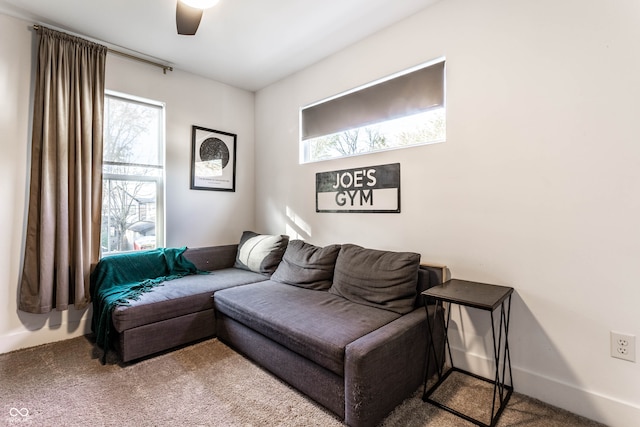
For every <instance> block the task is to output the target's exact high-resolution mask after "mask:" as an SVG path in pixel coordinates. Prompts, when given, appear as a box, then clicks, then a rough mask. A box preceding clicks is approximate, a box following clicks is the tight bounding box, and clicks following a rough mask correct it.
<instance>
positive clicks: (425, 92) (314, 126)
mask: <svg viewBox="0 0 640 427" xmlns="http://www.w3.org/2000/svg"><path fill="white" fill-rule="evenodd" d="M444 64H445V63H444V61H442V62H438V63H435V64H433V65H429V66H426V67H424V68H420V69H418V70H415V71H411V72H409V73H407V74H403V75H400V76H398V77H394V78H391V79H388V80H385V81H382V82H380V83H377V84H374V85H371V86H368V87H365V88H363V89H360V90H356V91H354V92H349V93H346V94H345V95H343V96H338V97H335V98H332V99H329V100H327V101H323V102H320V103H317V104H313V105H310V106H308V107H305V108H303V109H302V110H301V137H302V140H307V139H311V138H317V137H320V136H325V135H331V134H334V133H338V132H343V131H346V130H349V129H355V128H359V127H362V126H366V125H370V124H374V123H379V122H383V121H387V120H392V119H397V118H400V117H405V116H409V115H412V114H416V113H421V112H425V111H428V110H431V109H434V108H438V107H441V106H443V105H444Z"/></svg>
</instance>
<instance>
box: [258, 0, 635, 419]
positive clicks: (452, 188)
mask: <svg viewBox="0 0 640 427" xmlns="http://www.w3.org/2000/svg"><path fill="white" fill-rule="evenodd" d="M639 16H640V3H638V2H637V1H635V0H619V1H615V2H611V1H607V0H588V1H584V0H563V1H557V0H523V1H518V2H514V1H509V0H487V1H482V2H478V1H468V0H443V1H441V2H439V3H437V4H435V5H434V6H432V7H431V8H429V9H427V10H425V11H423V12H422V13H419V14H417V15H415V16H413V17H412V18H410V19H408V20H406V21H404V22H402V23H399V24H397V25H395V26H392V27H389V28H388V29H386V30H385V31H382V32H380V33H378V34H377V35H375V36H373V37H369V38H367V39H366V40H364V41H362V42H360V43H358V44H356V45H353V46H352V47H350V48H348V49H346V50H344V51H342V52H340V53H338V54H336V55H334V56H332V57H330V58H327V59H326V60H324V61H321V62H320V63H318V64H316V65H314V66H312V67H310V68H308V69H306V70H304V71H302V72H300V73H297V74H295V75H293V76H290V77H289V78H286V79H284V80H282V81H280V82H278V83H276V84H273V85H271V86H270V87H268V88H265V89H263V90H261V91H259V92H258V93H257V94H256V159H257V162H256V167H257V175H256V177H257V179H256V212H257V226H258V227H257V228H258V229H260V230H265V231H269V232H273V233H276V232H288V233H289V234H290V235H292V236H293V237H302V238H304V239H306V240H307V241H309V242H311V243H315V244H318V245H325V244H328V243H339V242H352V243H357V244H360V245H363V246H367V247H374V248H380V249H392V250H411V251H416V252H419V253H421V254H422V256H423V257H422V259H423V261H427V262H428V261H431V262H439V263H444V264H447V265H448V266H449V267H450V269H451V270H452V273H453V276H454V277H457V278H461V279H468V280H475V281H481V282H488V283H496V284H504V285H510V286H513V287H514V288H515V289H516V292H515V296H514V299H513V307H512V316H511V321H512V323H511V330H510V340H511V341H510V344H511V352H512V361H513V368H514V377H515V388H516V391H518V392H521V393H524V394H527V395H531V396H534V397H537V398H540V399H542V400H544V401H547V402H551V403H553V404H555V405H559V406H561V407H564V408H567V409H569V410H572V411H574V412H577V413H580V414H583V415H586V416H588V417H590V418H593V419H596V420H599V421H602V422H606V423H608V424H610V425H612V426H629V425H634V423H636V422H637V419H639V418H640V365H639V364H638V363H630V362H626V361H621V360H618V359H613V358H611V357H610V356H609V331H611V330H615V331H621V332H626V333H630V334H633V335H636V336H638V337H640V310H639V309H638V302H639V301H640V290H639V289H640V287H639V286H638V283H637V282H638V278H639V277H640V262H638V260H639V258H640V227H639V226H638V221H639V220H640V197H639V194H640V168H639V167H638V159H640V143H639V140H640V139H639V137H640V119H639V118H640V114H639V113H640V109H639V108H638V105H639V104H638V99H640V84H639V83H638V81H639V80H638V76H640V50H639V49H638V46H637V42H638V40H640V26H639V25H638V17H639ZM440 56H446V59H447V136H448V138H447V142H446V143H443V144H436V145H431V146H423V147H416V148H409V149H403V150H396V151H390V152H385V153H380V154H372V155H368V156H362V157H354V158H348V159H342V160H334V161H326V162H320V163H314V164H305V165H300V164H298V109H299V108H300V107H301V106H303V105H305V104H308V103H311V102H313V101H317V100H320V99H323V98H326V97H328V96H331V95H334V94H337V93H340V92H342V91H344V90H347V89H350V88H353V87H357V86H359V85H362V84H364V83H367V82H370V81H372V80H375V79H377V78H380V77H383V76H386V75H389V74H392V73H394V72H397V71H401V70H403V69H406V68H409V67H411V66H414V65H417V64H420V63H423V62H426V61H428V60H430V59H433V58H437V57H440ZM395 162H399V163H400V164H401V170H402V177H401V178H402V213H400V214H344V213H342V214H329V213H316V212H315V188H314V185H315V184H314V183H315V174H316V173H317V172H325V171H331V170H337V169H344V168H352V167H360V166H369V165H378V164H385V163H395ZM486 321H487V318H486V313H473V312H470V313H468V312H466V311H465V310H458V309H454V310H453V320H452V322H454V324H453V325H452V328H453V329H452V330H451V334H452V344H453V345H454V347H455V348H456V349H457V351H456V353H455V357H456V362H457V363H458V364H461V365H464V366H471V367H473V368H474V369H479V370H481V371H484V370H486V365H487V364H486V355H487V354H489V352H488V351H487V345H488V340H487V338H488V336H489V335H488V334H489V333H490V329H489V326H488V325H487V323H486Z"/></svg>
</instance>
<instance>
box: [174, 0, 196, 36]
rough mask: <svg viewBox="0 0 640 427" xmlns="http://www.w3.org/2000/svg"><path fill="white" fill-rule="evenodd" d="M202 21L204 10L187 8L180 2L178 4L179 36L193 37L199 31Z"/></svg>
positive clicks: (177, 22)
mask: <svg viewBox="0 0 640 427" xmlns="http://www.w3.org/2000/svg"><path fill="white" fill-rule="evenodd" d="M201 19H202V9H198V8H195V7H191V6H187V5H186V4H184V3H182V2H181V1H180V0H178V1H177V2H176V27H177V28H178V34H182V35H185V36H192V35H194V34H195V33H196V31H198V26H199V25H200V20H201Z"/></svg>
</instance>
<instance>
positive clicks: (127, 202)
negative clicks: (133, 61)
mask: <svg viewBox="0 0 640 427" xmlns="http://www.w3.org/2000/svg"><path fill="white" fill-rule="evenodd" d="M162 118H163V114H162V107H161V106H159V105H157V104H147V103H145V102H141V101H138V100H133V99H128V98H124V97H120V96H109V95H107V97H106V99H105V138H104V141H105V142H104V149H103V150H104V151H103V164H104V167H103V206H102V232H101V245H102V253H103V255H105V254H109V253H114V252H123V251H131V250H142V249H153V248H155V247H157V245H158V234H159V233H157V231H158V230H160V229H161V227H159V224H158V222H159V220H160V219H161V217H162V216H161V215H160V216H159V215H157V214H158V211H159V208H158V206H159V202H160V201H159V197H158V196H159V195H160V194H161V191H159V188H161V185H162V139H163V138H162V132H163V123H162ZM160 211H161V210H160Z"/></svg>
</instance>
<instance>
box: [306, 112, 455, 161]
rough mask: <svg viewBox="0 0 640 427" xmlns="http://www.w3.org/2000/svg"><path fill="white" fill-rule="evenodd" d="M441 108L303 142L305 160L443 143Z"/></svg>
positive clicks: (444, 127) (444, 130) (444, 131)
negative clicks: (306, 150) (306, 157)
mask: <svg viewBox="0 0 640 427" xmlns="http://www.w3.org/2000/svg"><path fill="white" fill-rule="evenodd" d="M445 135H446V122H445V111H444V108H441V109H437V110H433V111H428V112H426V113H420V114H416V115H414V116H407V117H402V118H400V119H397V120H390V121H386V122H382V123H376V124H373V125H368V126H364V127H361V128H357V129H351V130H347V131H344V132H340V133H336V134H333V135H327V136H321V137H318V138H314V139H311V140H308V141H306V144H307V145H308V148H309V160H313V161H318V160H326V159H334V158H339V157H347V156H355V155H358V154H364V153H372V152H376V151H382V150H386V149H391V148H398V147H406V146H411V145H420V144H429V143H434V142H441V141H444V139H445Z"/></svg>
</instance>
